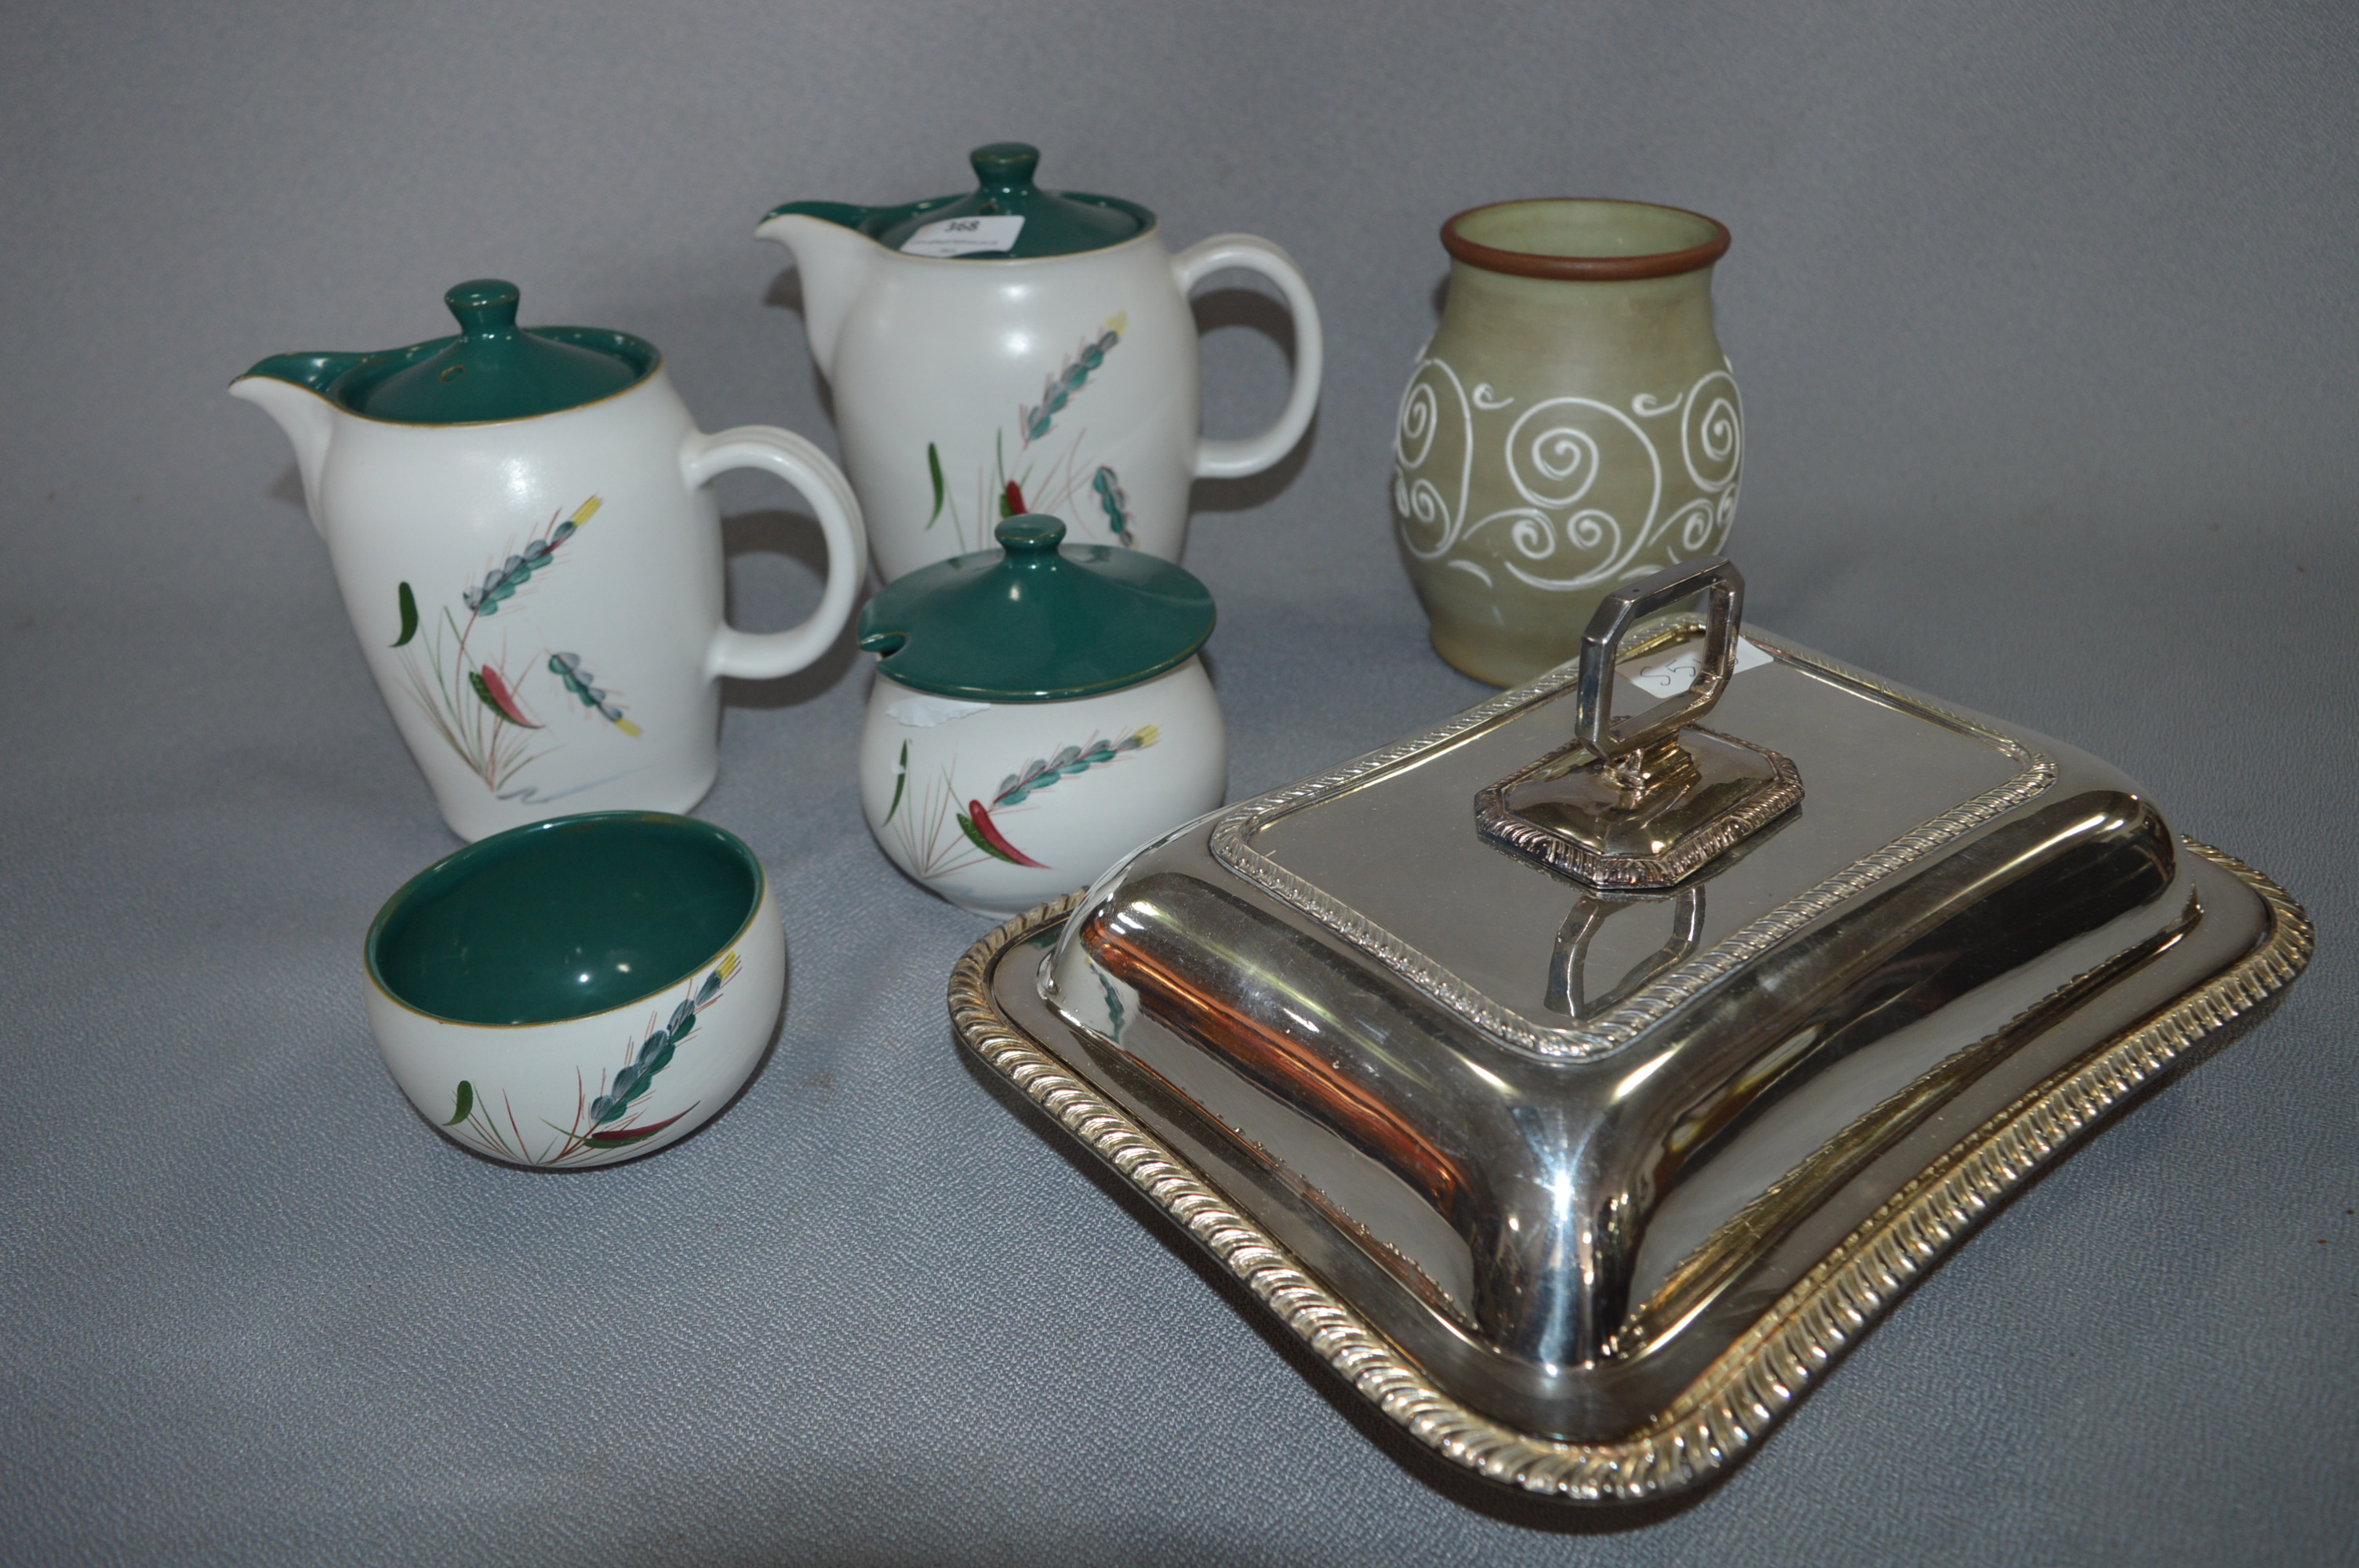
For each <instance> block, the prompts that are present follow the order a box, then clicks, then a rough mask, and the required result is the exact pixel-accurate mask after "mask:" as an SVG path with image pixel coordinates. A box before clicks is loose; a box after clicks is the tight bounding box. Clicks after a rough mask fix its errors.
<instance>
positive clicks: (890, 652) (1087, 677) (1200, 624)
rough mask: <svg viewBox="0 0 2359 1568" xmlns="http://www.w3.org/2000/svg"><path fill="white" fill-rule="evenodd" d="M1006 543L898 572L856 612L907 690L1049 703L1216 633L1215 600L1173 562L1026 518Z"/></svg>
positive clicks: (1131, 678) (882, 665)
mask: <svg viewBox="0 0 2359 1568" xmlns="http://www.w3.org/2000/svg"><path fill="white" fill-rule="evenodd" d="M995 535H996V536H997V538H998V540H999V543H1000V546H1001V547H1000V548H998V549H996V550H978V551H976V552H975V553H974V554H973V555H967V556H954V557H951V559H949V560H947V561H936V562H935V563H934V564H933V565H932V566H929V567H920V568H919V569H918V570H916V571H913V572H911V573H909V574H908V576H907V577H902V578H897V579H894V580H893V581H892V582H890V583H888V584H886V587H885V589H884V590H883V591H882V592H880V593H879V594H877V596H876V597H875V598H874V599H872V600H869V601H868V603H867V605H866V607H865V608H864V609H863V610H862V611H861V612H860V646H861V647H862V648H863V649H864V651H866V652H868V653H872V654H883V655H884V656H883V657H882V658H881V659H879V660H878V661H877V665H876V667H877V669H878V670H880V671H882V672H883V673H884V674H886V675H888V676H892V677H893V678H894V679H895V680H897V681H898V682H900V683H901V684H902V685H903V686H906V687H912V688H913V689H915V690H918V691H929V692H932V693H934V694H936V695H937V696H940V697H966V698H968V699H970V700H972V701H975V702H1050V701H1054V700H1056V699H1058V698H1060V697H1090V696H1093V695H1095V694H1096V693H1098V692H1102V691H1117V690H1120V689H1121V688H1122V687H1126V686H1136V685H1137V684H1138V683H1139V682H1140V681H1143V680H1146V679H1147V678H1149V677H1150V676H1159V675H1161V674H1162V673H1163V672H1164V671H1166V670H1168V669H1171V668H1174V667H1176V666H1177V665H1181V664H1184V663H1186V662H1187V660H1188V659H1189V657H1190V655H1192V654H1194V653H1195V652H1196V650H1197V649H1199V648H1201V647H1202V646H1203V645H1204V639H1205V638H1207V637H1210V636H1211V635H1212V594H1211V593H1209V592H1207V591H1206V590H1205V588H1204V585H1203V584H1202V583H1201V582H1198V581H1197V580H1196V579H1195V578H1194V577H1193V576H1192V575H1191V574H1190V573H1189V572H1187V571H1186V570H1184V569H1182V568H1179V567H1175V566H1173V565H1172V564H1171V563H1170V562H1169V561H1164V560H1158V559H1157V558H1156V557H1153V556H1148V555H1142V554H1140V553H1139V552H1138V551H1136V550H1132V549H1123V548H1117V547H1115V546H1111V545H1066V544H1065V543H1064V538H1065V524H1064V523H1063V522H1062V521H1061V520H1060V519H1059V518H1055V517H1044V516H1041V515H1039V514H1036V513H1025V514H1020V515H1018V516H1015V517H1010V518H1008V519H1007V520H1006V522H1004V523H1002V524H1000V525H999V526H998V528H997V529H996V530H995Z"/></svg>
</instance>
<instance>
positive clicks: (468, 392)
mask: <svg viewBox="0 0 2359 1568" xmlns="http://www.w3.org/2000/svg"><path fill="white" fill-rule="evenodd" d="M519 297H520V294H519V291H518V290H517V288H516V285H515V284H513V283H508V282H506V281H505V280H503V279H500V278H496V277H479V278H476V279H474V280H473V281H472V282H469V283H462V284H460V285H459V286H458V287H455V288H452V289H451V290H450V291H448V292H447V293H445V294H444V295H443V296H442V303H443V304H445V305H447V306H449V307H450V308H451V315H453V316H455V317H457V318H458V320H459V328H460V332H459V336H457V337H455V338H435V339H432V340H430V341H427V342H423V343H413V344H411V345H410V346H409V347H408V348H406V349H391V350H387V351H385V352H383V353H374V354H338V353H328V354H275V355H273V356H272V357H270V358H269V359H266V360H264V361H263V362H261V363H259V364H257V365H255V367H254V368H253V369H252V370H250V371H248V372H246V374H248V375H266V376H270V377H272V378H274V379H276V380H278V381H291V382H293V383H295V384H297V385H299V386H308V387H310V389H311V390H312V391H313V392H316V393H318V394H319V395H321V396H322V397H325V398H327V399H328V400H329V401H330V402H332V403H335V404H338V405H340V406H342V407H345V408H348V409H350V410H351V411H352V412H353V413H354V414H359V415H362V416H365V417H367V418H371V419H383V420H386V421H388V422H390V423H393V424H397V425H482V424H489V423H493V422H495V421H500V420H507V419H529V418H531V417H533V416H535V415H538V414H555V413H558V412H560V410H563V409H567V408H578V407H580V406H582V405H583V404H585V403H595V402H597V401H598V400H599V399H601V398H603V397H611V396H613V395H614V394H615V393H617V392H621V391H622V390H624V389H625V387H630V386H636V385H637V384H639V383H640V382H641V381H643V380H645V379H646V378H647V376H648V375H649V374H651V373H653V372H654V370H655V368H656V365H657V364H658V362H660V361H661V359H662V356H661V355H660V354H658V353H657V352H656V350H655V346H654V345H653V344H651V343H647V342H643V341H640V340H639V339H637V338H634V337H632V336H630V335H629V334H628V333H625V332H610V331H606V330H603V329H601V328H596V327H536V328H533V329H531V330H525V329H523V328H520V327H518V326H517V325H516V304H517V301H518V299H519Z"/></svg>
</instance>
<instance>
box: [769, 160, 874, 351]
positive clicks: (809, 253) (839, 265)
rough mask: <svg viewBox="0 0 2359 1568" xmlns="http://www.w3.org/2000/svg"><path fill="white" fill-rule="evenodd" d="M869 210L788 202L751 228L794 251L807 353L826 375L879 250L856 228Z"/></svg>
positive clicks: (831, 203)
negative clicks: (836, 345)
mask: <svg viewBox="0 0 2359 1568" xmlns="http://www.w3.org/2000/svg"><path fill="white" fill-rule="evenodd" d="M873 211H875V210H874V209H872V208H867V207H853V206H850V205H847V204H846V203H844V202H841V201H789V202H788V203H787V204H786V205H785V206H784V207H781V208H779V209H778V210H777V211H775V212H772V213H771V214H770V215H769V217H767V218H766V219H765V220H763V222H762V226H761V227H760V228H758V229H756V230H755V231H754V236H755V238H756V239H762V240H776V241H777V243H779V244H782V245H784V246H786V247H787V249H788V250H789V251H792V252H793V253H794V257H795V270H796V271H797V272H799V273H800V274H801V275H802V282H803V324H804V326H805V328H806V329H808V330H809V331H810V345H811V357H812V358H813V359H815V360H817V361H818V362H819V368H820V370H821V373H823V374H825V375H826V376H828V377H829V378H830V379H831V380H832V379H833V378H834V375H835V344H836V340H837V338H838V337H839V336H841V335H842V333H843V321H844V318H845V317H846V316H847V315H848V314H850V312H851V309H852V302H853V298H854V297H857V296H858V294H859V293H860V287H861V285H862V283H863V282H864V281H865V280H866V278H867V276H868V269H869V268H870V267H871V266H872V265H875V260H876V256H877V254H879V253H878V249H877V244H876V242H875V241H874V240H872V239H870V238H869V237H868V236H867V235H866V234H864V233H862V232H860V230H859V229H858V228H857V227H855V225H856V224H858V223H859V222H860V221H861V220H862V219H864V218H866V217H868V216H870V215H871V213H872V212H873Z"/></svg>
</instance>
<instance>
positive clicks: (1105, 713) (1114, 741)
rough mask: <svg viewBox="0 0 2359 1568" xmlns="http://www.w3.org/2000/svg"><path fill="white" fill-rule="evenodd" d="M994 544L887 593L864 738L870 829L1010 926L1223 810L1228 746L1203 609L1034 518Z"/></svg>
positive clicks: (876, 619)
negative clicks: (1207, 656) (1210, 672)
mask: <svg viewBox="0 0 2359 1568" xmlns="http://www.w3.org/2000/svg"><path fill="white" fill-rule="evenodd" d="M996 535H997V538H998V540H999V547H998V548H996V549H991V550H982V551H977V552H974V553H973V554H969V555H963V556H959V557H955V558H953V559H951V560H947V561H938V562H936V563H935V564H934V565H932V566H929V567H926V568H921V569H919V570H918V571H915V572H912V573H911V574H909V575H908V576H907V577H905V578H902V579H898V580H897V581H896V582H894V583H892V584H890V585H889V586H887V587H886V589H884V591H883V592H881V593H879V594H878V595H877V596H876V597H875V599H873V600H870V601H869V602H868V604H867V607H866V608H865V609H864V610H863V611H861V614H860V646H861V647H862V648H863V649H864V650H866V651H867V652H870V653H873V654H880V655H881V657H880V658H879V659H878V661H877V666H876V685H875V689H874V691H872V692H871V693H870V696H869V699H868V718H867V721H866V725H865V728H864V730H863V731H862V733H861V739H860V801H861V808H862V811H863V812H864V815H865V816H867V819H868V827H869V830H870V831H871V832H872V833H874V834H875V836H876V842H877V843H878V844H879V845H880V846H882V847H883V849H884V850H885V853H886V856H887V857H888V858H889V859H890V860H892V861H893V863H894V864H895V865H897V866H898V867H900V868H901V870H902V871H906V872H907V873H908V874H909V875H910V876H912V877H914V878H916V879H917V880H918V881H920V882H923V883H924V884H925V885H926V886H927V887H928V888H929V889H931V890H932V891H933V892H938V893H940V894H941V895H942V896H943V897H944V898H947V899H949V900H950V901H951V903H957V904H960V905H962V906H963V907H965V908H968V909H972V910H975V911H977V912H979V913H982V914H993V915H997V916H1003V917H1004V916H1006V915H1011V914H1018V913H1020V912H1021V911H1023V910H1026V909H1029V908H1031V907H1033V906H1034V905H1036V904H1038V903H1044V902H1046V901H1047V900H1049V899H1052V898H1055V897H1057V896H1058V895H1060V894H1061V893H1067V892H1072V891H1074V890H1075V889H1078V888H1081V887H1082V886H1085V885H1086V884H1088V883H1089V882H1091V881H1094V880H1095V879H1096V878H1097V876H1098V874H1099V873H1100V872H1102V871H1104V870H1105V869H1106V868H1107V867H1108V866H1110V865H1112V864H1113V863H1114V861H1115V860H1118V859H1120V858H1121V857H1122V856H1123V855H1125V854H1126V853H1128V852H1129V851H1130V850H1132V849H1135V848H1136V847H1137V846H1138V845H1140V844H1142V843H1144V842H1145V841H1147V839H1149V838H1154V837H1155V836H1156V835H1157V834H1158V833H1163V832H1166V831H1169V829H1171V828H1174V827H1179V826H1180V824H1181V823H1184V822H1186V821H1188V820H1190V818H1192V817H1195V816H1201V815H1202V814H1203V813H1205V812H1207V811H1210V810H1212V808H1213V807H1215V806H1219V805H1220V804H1221V802H1222V800H1223V798H1224V797H1225V795H1226V793H1227V789H1228V734H1227V730H1226V729H1225V728H1224V726H1223V723H1222V721H1221V708H1220V703H1219V701H1218V700H1217V699H1216V698H1215V697H1213V695H1212V682H1211V681H1210V680H1209V679H1208V678H1206V676H1205V674H1204V666H1203V664H1202V661H1201V660H1200V659H1199V658H1198V657H1197V656H1196V655H1197V650H1199V649H1200V648H1201V647H1202V646H1203V645H1204V641H1205V639H1206V638H1208V637H1210V636H1211V635H1212V620H1213V611H1212V595H1211V594H1210V593H1208V592H1207V591H1205V589H1204V585H1203V584H1202V583H1201V582H1199V581H1197V580H1196V579H1195V578H1194V577H1193V576H1191V575H1190V574H1189V573H1188V572H1187V571H1185V570H1183V569H1182V568H1179V567H1176V566H1172V565H1170V564H1169V563H1168V562H1164V561H1159V560H1157V559H1156V558H1154V557H1151V556H1148V555H1146V554H1144V553H1142V552H1137V551H1132V550H1126V549H1123V548H1121V547H1119V546H1106V545H1067V544H1065V543H1064V542H1063V541H1064V538H1065V524H1063V523H1062V522H1061V521H1060V520H1059V519H1057V518H1054V517H1046V516H1037V515H1031V514H1025V515H1019V516H1016V517H1011V518H1008V519H1007V520H1006V521H1005V522H1003V523H1001V524H999V526H998V528H997V530H996Z"/></svg>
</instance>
